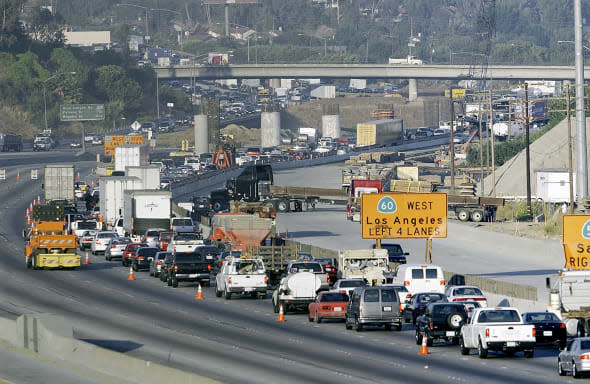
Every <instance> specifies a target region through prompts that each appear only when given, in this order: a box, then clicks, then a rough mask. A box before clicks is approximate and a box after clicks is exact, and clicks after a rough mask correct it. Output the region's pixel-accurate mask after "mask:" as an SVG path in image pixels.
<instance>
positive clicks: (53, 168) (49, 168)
mask: <svg viewBox="0 0 590 384" xmlns="http://www.w3.org/2000/svg"><path fill="white" fill-rule="evenodd" d="M43 180H44V181H43V191H44V192H43V196H44V200H45V203H49V202H51V201H63V200H67V202H68V203H69V204H74V201H75V200H74V166H73V165H46V166H45V172H44V179H43Z"/></svg>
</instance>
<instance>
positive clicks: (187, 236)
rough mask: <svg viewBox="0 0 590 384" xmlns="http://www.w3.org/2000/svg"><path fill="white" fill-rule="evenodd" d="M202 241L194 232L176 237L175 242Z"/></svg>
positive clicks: (179, 234)
mask: <svg viewBox="0 0 590 384" xmlns="http://www.w3.org/2000/svg"><path fill="white" fill-rule="evenodd" d="M193 240H200V238H199V236H198V234H196V233H193V232H183V233H177V234H176V235H174V241H193Z"/></svg>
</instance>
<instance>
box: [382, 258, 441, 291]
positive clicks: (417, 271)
mask: <svg viewBox="0 0 590 384" xmlns="http://www.w3.org/2000/svg"><path fill="white" fill-rule="evenodd" d="M393 282H394V283H396V284H403V285H404V286H405V287H406V288H407V289H408V291H409V292H410V293H411V294H415V293H418V292H440V293H444V292H445V277H444V274H443V270H442V268H441V267H439V266H436V265H433V264H402V265H400V266H399V268H398V269H397V273H396V275H395V278H394V279H393Z"/></svg>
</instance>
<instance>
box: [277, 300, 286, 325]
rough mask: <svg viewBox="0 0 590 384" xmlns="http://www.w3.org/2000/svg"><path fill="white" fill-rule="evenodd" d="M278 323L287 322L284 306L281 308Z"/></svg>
mask: <svg viewBox="0 0 590 384" xmlns="http://www.w3.org/2000/svg"><path fill="white" fill-rule="evenodd" d="M277 321H280V322H283V321H285V312H283V304H281V305H280V306H279V318H278V319H277Z"/></svg>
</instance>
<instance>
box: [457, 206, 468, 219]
mask: <svg viewBox="0 0 590 384" xmlns="http://www.w3.org/2000/svg"><path fill="white" fill-rule="evenodd" d="M457 218H458V219H459V220H461V221H467V220H469V211H467V210H466V209H461V210H459V212H458V213H457Z"/></svg>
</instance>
